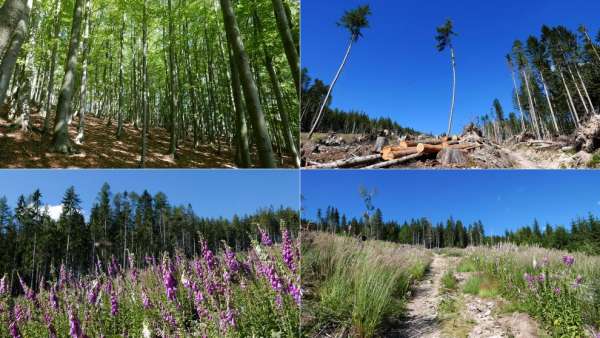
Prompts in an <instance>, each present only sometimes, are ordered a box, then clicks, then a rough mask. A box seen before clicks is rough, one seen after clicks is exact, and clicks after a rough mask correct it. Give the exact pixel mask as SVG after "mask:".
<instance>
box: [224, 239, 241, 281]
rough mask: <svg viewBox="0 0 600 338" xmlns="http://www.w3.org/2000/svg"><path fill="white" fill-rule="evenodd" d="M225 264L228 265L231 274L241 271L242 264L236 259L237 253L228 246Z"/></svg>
mask: <svg viewBox="0 0 600 338" xmlns="http://www.w3.org/2000/svg"><path fill="white" fill-rule="evenodd" d="M225 264H227V267H228V268H229V270H230V271H231V273H234V274H235V273H236V272H238V270H239V269H240V263H239V262H238V260H237V258H236V257H235V253H234V252H233V251H231V249H230V248H229V247H228V246H225Z"/></svg>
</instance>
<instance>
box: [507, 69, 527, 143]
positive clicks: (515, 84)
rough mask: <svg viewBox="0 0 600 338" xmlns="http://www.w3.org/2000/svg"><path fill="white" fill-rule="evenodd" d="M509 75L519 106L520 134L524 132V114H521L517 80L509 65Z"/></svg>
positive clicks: (521, 108)
mask: <svg viewBox="0 0 600 338" xmlns="http://www.w3.org/2000/svg"><path fill="white" fill-rule="evenodd" d="M509 68H510V75H511V76H512V80H513V85H514V87H515V96H516V97H517V104H518V105H519V112H520V113H521V132H524V131H525V130H526V128H525V114H524V113H523V105H522V104H521V95H519V89H518V87H517V80H516V78H515V71H514V69H513V67H512V65H510V64H509Z"/></svg>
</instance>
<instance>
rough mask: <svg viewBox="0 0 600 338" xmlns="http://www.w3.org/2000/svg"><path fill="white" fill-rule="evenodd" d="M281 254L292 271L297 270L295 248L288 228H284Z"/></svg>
mask: <svg viewBox="0 0 600 338" xmlns="http://www.w3.org/2000/svg"><path fill="white" fill-rule="evenodd" d="M281 254H282V256H283V261H284V262H285V265H287V267H288V268H289V269H290V271H292V272H293V273H295V272H296V264H295V263H294V249H293V247H292V240H291V239H290V234H289V232H288V230H287V229H284V230H283V244H282V246H281Z"/></svg>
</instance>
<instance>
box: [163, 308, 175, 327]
mask: <svg viewBox="0 0 600 338" xmlns="http://www.w3.org/2000/svg"><path fill="white" fill-rule="evenodd" d="M162 316H163V320H164V321H165V322H167V323H169V324H170V325H171V326H172V328H173V329H175V328H177V321H176V320H175V317H173V315H172V314H171V313H170V312H169V311H168V310H164V311H163V314H162Z"/></svg>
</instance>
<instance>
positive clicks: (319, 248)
mask: <svg viewBox="0 0 600 338" xmlns="http://www.w3.org/2000/svg"><path fill="white" fill-rule="evenodd" d="M305 243H310V244H308V245H305ZM429 261H430V256H429V253H427V252H426V251H425V250H422V249H415V248H408V247H401V246H399V245H395V244H391V243H384V242H376V241H368V242H360V241H357V240H356V239H354V238H349V237H341V236H332V235H327V234H323V233H316V234H310V237H309V238H308V240H303V262H302V271H303V284H304V285H305V287H306V288H307V289H308V290H309V291H310V292H309V294H311V296H309V297H307V298H306V302H305V305H304V306H303V307H304V309H303V311H304V316H305V318H308V320H305V321H304V322H303V331H304V332H305V333H306V335H307V336H312V335H319V334H324V333H327V332H328V333H331V334H334V335H335V334H337V333H342V332H345V333H344V334H347V333H348V332H351V335H353V336H357V337H373V336H376V335H378V334H379V333H380V331H381V330H382V328H383V325H384V322H385V321H386V319H388V318H397V317H398V316H399V315H400V314H402V312H403V310H404V305H405V301H406V294H407V293H408V290H409V288H410V285H411V284H412V282H413V281H414V280H416V279H420V278H422V276H423V274H424V272H425V270H426V267H427V265H428V264H429Z"/></svg>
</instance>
